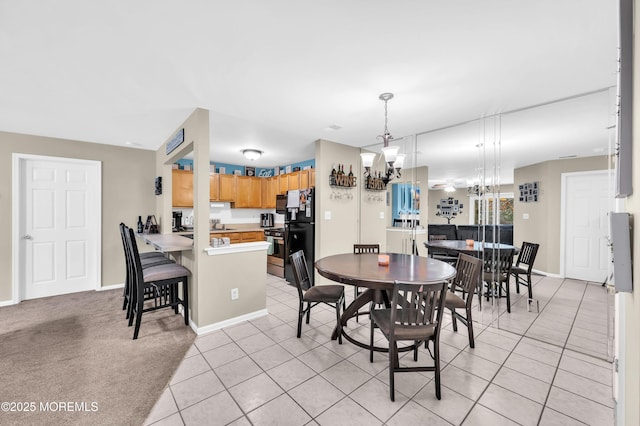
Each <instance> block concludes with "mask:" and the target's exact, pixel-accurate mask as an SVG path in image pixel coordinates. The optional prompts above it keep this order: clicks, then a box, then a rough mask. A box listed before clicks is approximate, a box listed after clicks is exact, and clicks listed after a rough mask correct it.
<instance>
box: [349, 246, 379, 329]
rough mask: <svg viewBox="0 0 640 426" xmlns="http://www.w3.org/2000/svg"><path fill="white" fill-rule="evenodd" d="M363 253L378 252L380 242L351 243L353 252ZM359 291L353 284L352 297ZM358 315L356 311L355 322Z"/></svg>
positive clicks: (355, 296)
mask: <svg viewBox="0 0 640 426" xmlns="http://www.w3.org/2000/svg"><path fill="white" fill-rule="evenodd" d="M364 253H380V244H354V245H353V254H364ZM360 293H361V291H360V288H359V287H358V286H357V285H354V286H353V298H354V299H356V298H357V297H358V296H359V295H360ZM359 316H360V312H358V311H356V322H359V321H358V317H359Z"/></svg>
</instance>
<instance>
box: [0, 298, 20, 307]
mask: <svg viewBox="0 0 640 426" xmlns="http://www.w3.org/2000/svg"><path fill="white" fill-rule="evenodd" d="M17 304H18V302H16V301H14V300H5V301H2V302H0V308H1V307H3V306H11V305H17Z"/></svg>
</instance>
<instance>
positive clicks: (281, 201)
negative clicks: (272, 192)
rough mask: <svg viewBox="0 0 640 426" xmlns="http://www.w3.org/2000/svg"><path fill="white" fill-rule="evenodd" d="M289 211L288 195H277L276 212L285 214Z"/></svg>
mask: <svg viewBox="0 0 640 426" xmlns="http://www.w3.org/2000/svg"><path fill="white" fill-rule="evenodd" d="M286 212H287V196H286V195H276V213H279V214H285V213H286Z"/></svg>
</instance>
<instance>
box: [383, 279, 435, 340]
mask: <svg viewBox="0 0 640 426" xmlns="http://www.w3.org/2000/svg"><path fill="white" fill-rule="evenodd" d="M446 291H447V283H446V282H441V283H433V284H428V283H405V282H400V281H395V283H394V286H393V296H392V299H391V318H390V321H391V322H390V324H391V328H390V333H389V334H390V339H391V340H395V338H394V335H395V334H396V333H397V334H398V337H397V338H398V339H402V337H401V334H402V331H401V330H402V329H405V328H414V329H416V328H418V329H419V328H424V329H425V330H429V329H433V328H434V327H435V328H436V329H439V325H440V324H441V322H442V311H443V310H444V301H445V297H446ZM396 329H397V330H396Z"/></svg>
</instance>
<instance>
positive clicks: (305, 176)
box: [296, 169, 316, 189]
mask: <svg viewBox="0 0 640 426" xmlns="http://www.w3.org/2000/svg"><path fill="white" fill-rule="evenodd" d="M296 173H298V174H299V178H298V179H299V181H300V189H307V188H315V186H316V170H315V169H307V170H300V171H299V172H296Z"/></svg>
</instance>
